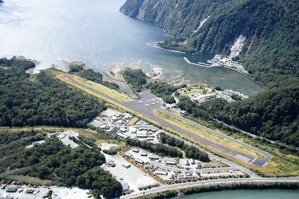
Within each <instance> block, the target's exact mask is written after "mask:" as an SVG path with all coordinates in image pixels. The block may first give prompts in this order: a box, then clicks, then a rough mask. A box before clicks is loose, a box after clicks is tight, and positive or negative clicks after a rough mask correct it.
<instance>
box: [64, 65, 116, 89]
mask: <svg viewBox="0 0 299 199" xmlns="http://www.w3.org/2000/svg"><path fill="white" fill-rule="evenodd" d="M69 68H70V70H69V72H70V73H73V74H75V75H78V76H80V77H82V78H84V79H87V80H90V81H93V82H95V83H98V84H102V85H104V86H107V87H108V88H111V89H114V90H118V89H119V86H118V85H117V84H115V83H111V82H107V81H103V75H102V74H101V73H98V72H95V71H93V70H92V69H84V67H83V66H82V65H80V64H72V65H71V66H70V67H69Z"/></svg>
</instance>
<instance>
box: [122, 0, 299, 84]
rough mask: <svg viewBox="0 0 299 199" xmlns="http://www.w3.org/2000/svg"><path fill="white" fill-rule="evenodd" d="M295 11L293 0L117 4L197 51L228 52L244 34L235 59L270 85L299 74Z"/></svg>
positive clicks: (131, 0) (180, 0)
mask: <svg viewBox="0 0 299 199" xmlns="http://www.w3.org/2000/svg"><path fill="white" fill-rule="evenodd" d="M297 10H299V4H298V3H297V0H289V1H280V0H171V1H170V0H127V2H126V3H125V4H124V5H123V6H122V8H121V12H123V13H124V14H126V15H128V16H130V17H133V18H137V19H140V20H144V21H147V22H151V23H156V24H158V26H160V27H161V28H163V29H164V30H165V32H166V33H167V34H169V35H171V36H173V37H174V38H176V39H179V40H180V41H184V42H183V43H184V45H185V46H184V47H183V48H185V49H192V50H194V51H198V52H206V53H223V54H229V53H230V49H231V46H232V45H233V44H234V42H235V41H236V39H237V38H238V37H239V36H240V35H242V36H244V37H245V41H244V45H243V47H242V51H241V56H239V57H238V58H241V59H242V62H243V63H244V64H245V67H246V68H247V70H249V72H250V73H252V74H253V76H254V77H255V78H256V79H257V80H260V81H263V82H264V83H267V84H268V83H269V85H270V86H271V85H274V84H276V83H274V82H276V81H277V80H279V79H281V75H282V76H284V75H292V74H299V72H298V68H299V58H298V57H297V56H296V54H298V51H299V48H298V40H299V39H298V35H299V28H298V24H299V14H298V12H297ZM179 48H180V50H184V49H183V48H182V45H179ZM265 72H267V73H268V74H267V75H265ZM269 72H270V73H271V74H270V75H269ZM276 74H280V75H279V76H277V75H276ZM283 78H285V77H283Z"/></svg>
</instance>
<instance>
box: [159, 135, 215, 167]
mask: <svg viewBox="0 0 299 199" xmlns="http://www.w3.org/2000/svg"><path fill="white" fill-rule="evenodd" d="M159 137H160V140H161V142H162V143H163V144H168V145H169V146H175V147H178V148H179V149H181V150H183V151H184V152H185V155H186V157H187V158H193V159H196V160H200V161H203V162H209V161H210V159H209V156H208V154H207V153H205V152H203V151H201V150H199V149H198V148H196V147H194V146H190V145H188V144H186V143H185V142H184V141H182V140H179V139H176V138H174V137H172V136H169V135H167V134H165V133H160V134H159Z"/></svg>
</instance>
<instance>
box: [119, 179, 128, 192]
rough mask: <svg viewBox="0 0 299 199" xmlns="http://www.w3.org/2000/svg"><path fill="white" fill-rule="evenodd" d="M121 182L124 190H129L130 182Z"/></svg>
mask: <svg viewBox="0 0 299 199" xmlns="http://www.w3.org/2000/svg"><path fill="white" fill-rule="evenodd" d="M120 184H121V186H122V187H123V192H126V191H129V189H130V187H129V184H128V183H127V182H125V181H121V182H120Z"/></svg>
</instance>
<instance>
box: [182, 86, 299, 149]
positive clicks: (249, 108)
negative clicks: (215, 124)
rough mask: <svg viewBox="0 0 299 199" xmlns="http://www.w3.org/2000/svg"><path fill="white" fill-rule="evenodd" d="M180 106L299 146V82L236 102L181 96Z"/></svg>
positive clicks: (204, 116)
mask: <svg viewBox="0 0 299 199" xmlns="http://www.w3.org/2000/svg"><path fill="white" fill-rule="evenodd" d="M178 107H179V108H181V109H183V110H186V111H187V112H189V113H190V114H191V115H192V116H193V117H202V118H207V119H209V118H210V117H212V118H216V119H218V120H221V121H223V122H225V123H227V124H231V125H234V126H236V127H238V128H240V129H242V130H245V131H248V132H250V133H252V134H256V135H259V136H263V137H266V138H268V139H271V140H276V141H280V142H283V143H286V144H289V145H293V146H295V147H298V146H299V128H298V127H299V108H298V107H299V87H298V86H290V87H287V88H279V89H272V90H268V91H265V92H263V93H261V94H259V95H257V96H255V97H252V98H249V99H246V100H243V101H238V102H234V103H227V102H226V101H225V100H222V99H215V100H209V101H207V102H205V103H203V104H201V105H199V104H197V103H195V102H192V101H191V100H190V99H188V98H186V97H181V98H180V102H179V104H178Z"/></svg>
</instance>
